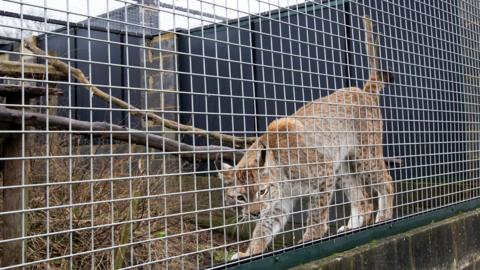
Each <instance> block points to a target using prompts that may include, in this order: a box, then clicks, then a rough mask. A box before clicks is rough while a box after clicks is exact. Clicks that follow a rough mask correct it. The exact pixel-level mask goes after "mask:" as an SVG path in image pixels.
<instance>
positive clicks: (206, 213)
mask: <svg viewBox="0 0 480 270" xmlns="http://www.w3.org/2000/svg"><path fill="white" fill-rule="evenodd" d="M0 1H1V3H4V4H5V10H2V11H0V61H5V59H6V58H8V60H9V61H19V62H16V63H17V64H19V66H20V68H19V69H18V70H17V71H19V72H17V73H18V74H20V75H18V74H17V75H16V76H14V75H11V73H9V74H7V73H2V72H4V71H3V70H0V88H2V87H3V86H4V84H8V86H9V87H10V88H11V89H17V90H18V91H17V94H16V95H11V94H5V93H4V92H2V91H3V90H2V91H0V113H7V114H3V115H4V121H5V122H8V124H2V125H0V144H2V145H3V146H2V147H3V151H4V153H3V155H2V156H0V163H3V164H4V165H5V168H12V169H11V170H7V169H3V171H2V177H3V178H4V179H3V181H4V182H3V186H0V190H1V191H3V193H4V195H3V196H4V197H3V198H1V199H0V205H3V208H1V210H0V219H1V221H2V222H4V223H3V224H6V223H8V222H11V223H8V224H17V225H18V226H4V227H8V228H6V229H4V234H3V235H2V236H0V251H3V252H4V251H5V250H15V249H16V250H19V249H21V252H19V254H20V256H13V255H12V256H11V257H12V258H6V257H5V256H4V259H3V264H0V268H1V267H4V268H2V269H11V268H15V267H19V266H23V267H39V268H49V267H51V266H53V267H60V268H70V269H74V268H92V269H93V268H96V267H105V268H122V269H130V268H135V267H146V268H155V267H160V268H167V269H171V268H215V267H219V268H224V267H233V268H237V269H245V268H246V269H252V268H253V269H256V268H259V269H260V268H264V267H266V266H268V267H272V266H274V267H275V268H276V269H277V268H278V269H284V268H287V267H290V266H294V265H296V264H298V263H304V262H307V261H310V260H313V259H316V258H320V257H325V256H328V255H330V254H332V253H334V252H339V251H342V250H346V249H348V248H351V247H353V246H356V245H359V244H362V243H366V242H368V241H370V240H372V239H376V238H378V237H383V236H387V235H392V234H395V233H399V232H401V231H405V230H407V229H410V228H413V227H417V226H421V225H424V224H427V223H429V222H431V221H433V220H438V219H442V218H446V217H448V216H451V215H453V214H455V213H456V212H458V211H466V210H469V209H474V208H476V207H479V205H480V203H479V197H480V182H479V177H480V173H479V169H480V165H479V164H480V163H479V162H478V161H479V160H480V156H479V151H478V144H479V142H480V136H479V135H478V134H479V133H478V132H480V124H479V122H480V118H479V115H480V107H479V106H480V105H478V104H479V99H478V96H479V94H478V88H479V87H480V81H479V80H478V79H475V76H476V75H478V71H479V63H480V62H479V60H478V59H479V57H480V54H479V53H478V50H476V49H475V48H477V47H478V44H479V42H478V40H479V38H480V35H479V34H478V33H480V27H479V26H478V22H476V21H475V19H476V17H478V16H480V6H479V5H478V3H476V2H475V1H476V0H462V1H460V2H459V3H458V4H457V5H454V4H452V3H450V2H448V1H435V2H431V3H428V2H427V3H418V2H416V1H407V2H405V3H404V4H398V3H396V2H395V1H382V0H369V1H348V0H338V1H304V0H248V1H243V0H237V1H230V0H225V1H220V0H215V1H214V0H185V1H173V2H172V1H170V0H138V1H136V0H135V1H133V0H132V1H131V0H104V1H97V0H83V2H82V3H81V4H80V5H79V4H78V3H80V2H75V1H76V0H75V1H73V0H44V1H43V2H42V1H40V2H33V1H29V0H0ZM50 1H56V3H58V5H51V4H49V2H50ZM94 2H95V3H94ZM1 3H0V4H1ZM63 3H64V5H63ZM16 4H18V6H16V7H17V8H16V9H15V8H7V6H8V7H10V6H15V5H16ZM102 4H103V5H104V9H105V10H106V11H108V12H106V13H103V14H102V12H99V10H97V9H96V8H97V5H98V6H101V5H102ZM45 6H47V7H45ZM14 9H15V10H14ZM35 10H37V12H36V13H35V12H34V11H35ZM114 10H115V12H116V13H115V14H120V15H122V16H120V17H121V19H118V18H117V17H112V16H113V15H112V14H114V13H113V12H112V11H114ZM129 12H135V14H129ZM55 14H56V15H55ZM58 14H60V15H58ZM364 15H369V16H371V17H372V18H373V21H374V22H375V28H374V31H373V32H374V33H375V35H376V36H378V37H379V40H378V42H379V44H380V52H379V55H378V58H379V59H380V60H381V65H380V67H381V68H382V69H383V67H385V66H389V67H390V68H391V70H392V71H393V72H394V73H395V75H396V82H394V83H391V84H389V85H388V86H387V87H386V88H385V89H384V91H383V92H382V94H381V95H380V100H381V103H380V104H379V105H378V107H379V108H380V109H381V110H382V115H383V119H382V121H383V126H384V129H383V131H381V132H383V143H381V145H382V146H383V152H384V156H385V157H386V159H385V160H386V162H390V165H391V166H390V168H389V169H388V171H389V173H390V175H391V176H392V177H393V178H394V183H395V203H394V212H395V215H394V218H393V219H391V220H388V221H385V222H381V223H377V224H369V225H365V226H362V227H360V228H355V229H354V230H352V231H349V232H347V233H336V231H337V229H338V228H339V227H340V226H342V225H345V224H346V222H347V219H348V213H349V212H351V211H352V210H351V206H350V204H349V202H348V201H347V200H346V199H345V198H344V193H346V191H348V189H347V188H341V187H337V188H336V192H335V193H334V195H333V197H334V198H333V200H332V204H331V205H330V209H331V210H330V216H331V218H330V220H329V221H328V223H327V225H328V226H329V227H330V230H331V232H330V233H329V234H326V235H323V236H322V237H321V238H320V239H316V241H315V242H313V243H311V244H295V242H294V240H297V238H298V237H299V233H302V232H303V231H304V230H305V228H307V227H308V226H310V227H312V226H313V225H317V224H310V225H307V224H306V222H307V221H306V213H308V212H312V210H313V211H315V210H319V209H321V208H316V209H315V208H314V209H308V207H307V206H306V204H305V203H306V201H300V203H299V205H298V206H297V208H298V209H296V210H294V215H293V217H289V218H288V219H289V221H290V222H289V227H287V228H285V230H284V231H283V232H282V233H281V234H276V235H275V236H276V239H275V241H274V242H273V244H272V245H271V248H270V249H268V250H266V251H264V252H263V253H262V254H260V255H258V256H257V255H255V256H253V257H246V258H241V259H240V260H238V261H230V258H231V257H232V255H233V253H237V252H238V254H240V252H242V251H245V249H246V248H247V246H248V245H249V243H250V242H251V239H252V238H254V237H253V236H252V233H251V230H252V229H253V227H254V226H255V224H256V223H257V221H254V220H253V219H250V217H247V218H246V217H243V218H242V217H241V214H240V212H239V211H238V209H237V210H236V211H231V210H232V208H233V207H232V206H231V205H229V204H228V203H227V201H226V200H225V199H226V196H227V195H226V194H227V190H228V187H227V186H226V183H222V182H221V181H220V180H219V179H218V177H217V174H218V172H219V170H218V169H215V167H214V159H215V155H216V154H217V153H220V154H221V155H220V157H221V158H222V161H226V162H230V163H231V164H233V165H235V164H238V162H239V160H240V158H241V157H242V156H243V155H244V154H245V149H246V147H245V145H248V144H251V141H248V138H247V137H250V138H252V137H253V138H255V139H258V138H260V136H262V134H264V133H265V130H266V128H267V126H268V124H269V123H270V122H272V120H273V119H278V118H281V117H284V116H286V115H291V114H292V113H293V112H294V111H295V110H297V109H299V108H300V107H301V106H302V105H304V104H306V103H307V102H317V103H321V101H313V100H316V98H319V97H321V96H326V95H328V94H331V93H333V91H334V90H336V89H339V88H342V87H347V86H354V85H359V86H361V85H363V84H364V83H365V81H366V80H367V78H368V76H369V74H368V73H369V67H368V65H369V64H368V63H369V61H368V56H369V55H368V54H367V53H366V52H365V50H364V46H365V42H364V39H363V34H364V28H363V26H362V23H361V20H362V17H363V16H364ZM56 16H58V18H57V17H56ZM135 16H136V17H135ZM133 17H135V18H133ZM8 19H11V20H13V21H8ZM54 26H61V28H54ZM2 29H4V30H5V29H6V30H9V31H13V32H15V34H18V36H20V37H21V38H22V39H17V37H4V38H2V36H1V34H2V33H3V32H2ZM31 36H36V37H37V43H36V46H38V49H39V50H40V51H42V50H44V51H47V52H48V53H49V54H50V55H48V56H46V55H45V54H44V53H39V52H38V51H35V50H29V51H25V50H21V49H19V48H23V47H24V46H28V44H29V43H28V41H27V40H24V39H23V38H27V37H31ZM14 41H18V42H17V43H15V42H14ZM3 42H6V43H8V44H5V45H2V44H4V43H3ZM30 49H31V48H30ZM58 61H60V62H63V63H65V64H66V65H67V67H66V70H64V71H63V78H60V79H59V78H56V77H55V74H57V73H62V71H59V70H60V69H59V68H58V65H59V64H58ZM33 63H35V64H37V65H35V66H34V65H33ZM55 63H57V66H56V67H53V69H52V68H51V67H50V65H55ZM0 64H3V62H0ZM31 68H36V70H37V71H39V70H40V72H41V70H44V76H43V77H38V76H37V77H35V76H33V75H32V74H30V73H29V72H27V70H31ZM55 68H56V69H57V70H55ZM45 70H46V71H45ZM52 70H55V71H56V72H57V73H55V74H54V73H52ZM75 71H80V72H81V73H82V74H83V76H84V80H81V79H79V78H78V72H77V73H75ZM30 86H34V87H30ZM35 87H40V88H45V89H49V88H55V89H56V90H58V89H60V90H62V91H63V96H61V97H57V96H56V94H55V93H57V92H55V91H56V90H55V91H53V92H52V91H47V90H45V91H44V92H43V94H41V95H40V96H41V97H39V98H38V96H35V97H33V96H32V93H30V92H29V91H30V90H31V89H32V88H35ZM57 88H58V89H57ZM92 88H96V89H99V91H103V92H104V93H103V94H104V96H103V98H100V97H99V95H98V92H97V94H93V93H92V92H89V89H92ZM2 89H3V88H2ZM37 90H38V89H37ZM1 95H3V96H6V98H2V96H1ZM12 97H13V98H12ZM115 98H118V99H120V100H121V101H123V102H126V103H128V106H124V107H122V106H121V105H118V104H119V102H117V101H116V100H115ZM360 107H361V106H360ZM342 109H344V107H342V104H337V112H339V111H341V110H342ZM35 113H37V115H35ZM32 115H33V116H32ZM152 115H154V116H152ZM55 116H59V117H63V118H58V119H57V120H58V121H57V122H55V121H53V120H50V121H45V119H49V118H52V117H55ZM309 117H310V116H304V118H305V119H307V118H309ZM352 117H353V116H352ZM35 119H37V120H36V121H37V122H35ZM38 119H40V120H38ZM42 119H43V120H42ZM7 120H8V121H7ZM42 121H43V122H42ZM62 121H64V123H66V126H65V125H64V126H61V122H62ZM81 121H83V124H85V125H87V126H89V127H87V128H85V127H83V129H81V128H80V127H79V126H81V125H82V122H81ZM97 121H99V122H103V124H104V125H103V126H102V127H101V128H98V125H97V124H98V123H96V122H97ZM171 122H177V123H174V124H171ZM32 123H34V124H32ZM169 123H170V124H169ZM169 125H170V126H169ZM172 125H173V126H172ZM175 125H177V126H175ZM189 125H192V126H194V127H195V128H197V129H201V130H200V131H198V130H192V129H188V128H186V127H185V126H189ZM77 128H78V129H77ZM309 132H311V133H316V134H318V133H322V132H324V131H322V130H317V127H315V128H314V130H311V131H309ZM379 132H380V131H379ZM219 133H220V135H219ZM122 134H123V137H122ZM290 134H295V136H298V135H299V134H298V133H296V132H290ZM142 135H146V136H145V138H143V139H142V138H141V137H142ZM226 135H234V136H236V137H237V138H240V140H239V141H240V142H238V141H237V144H238V145H236V148H242V150H243V151H238V149H237V150H235V149H233V147H232V145H231V144H228V137H227V136H226ZM217 136H220V137H221V139H218V137H217ZM11 145H14V146H15V147H11V148H9V146H11ZM370 146H373V145H370ZM243 148H245V149H243ZM312 148H313V147H312V146H305V147H297V150H305V149H312ZM0 149H1V147H0ZM282 149H283V150H285V149H288V148H277V149H273V150H282ZM374 159H375V157H369V158H366V160H371V161H373V160H374ZM392 159H396V161H398V159H400V160H401V161H403V165H401V166H400V165H398V162H397V163H395V160H392ZM289 160H290V156H289ZM355 160H357V161H358V159H355ZM391 161H392V162H391ZM335 162H338V161H335ZM313 163H315V164H316V165H321V164H322V162H320V161H319V160H318V159H316V160H315V162H313ZM299 165H300V162H299V161H298V160H293V159H292V160H290V163H289V164H288V165H282V166H284V167H288V168H287V169H288V170H289V172H290V173H291V169H292V168H295V166H299ZM267 167H268V166H267ZM271 167H272V168H277V167H281V166H271ZM262 168H265V166H260V167H259V168H252V169H262ZM35 170H36V171H35ZM376 172H379V171H378V170H376V169H372V168H370V170H368V171H367V173H376ZM354 174H355V173H353V172H350V171H349V172H347V173H343V174H342V175H337V176H339V177H341V176H345V175H347V176H348V175H354ZM296 180H298V181H302V180H312V179H311V178H308V177H307V178H305V177H304V178H302V177H300V178H299V179H296ZM313 180H315V179H313ZM235 181H236V180H235ZM288 181H289V180H281V181H280V182H282V183H288ZM247 186H250V187H255V188H256V187H258V186H260V185H259V183H251V182H248V183H247ZM360 188H361V189H362V190H365V191H367V192H369V193H370V194H371V196H372V197H375V195H374V192H373V189H372V185H368V184H365V183H362V184H361V186H360ZM314 193H315V192H314ZM317 193H319V192H317ZM315 194H316V193H315ZM315 194H314V195H315ZM293 197H301V196H293V195H284V197H283V198H282V199H283V200H288V199H290V198H293ZM253 199H254V198H248V200H249V202H248V204H250V205H252V204H251V200H253ZM309 200H311V198H309ZM266 201H267V202H275V201H276V199H274V198H268V199H267V200H266ZM376 201H378V198H376V199H375V202H376ZM6 202H8V204H7V203H6ZM10 203H11V205H10ZM376 211H377V210H374V214H375V213H376ZM282 215H283V214H280V215H279V216H280V217H281V216H282ZM63 216H64V217H65V219H64V220H62V217H63ZM269 218H271V217H268V216H267V217H265V216H264V217H262V218H261V219H263V220H268V219H269ZM300 237H301V235H300ZM291 242H292V243H291ZM62 252H63V253H62ZM4 254H9V253H8V252H4ZM9 259H12V261H14V263H13V264H8V263H7V264H5V260H9ZM15 260H17V261H15Z"/></svg>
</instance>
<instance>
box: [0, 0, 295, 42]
mask: <svg viewBox="0 0 480 270" xmlns="http://www.w3.org/2000/svg"><path fill="white" fill-rule="evenodd" d="M160 1H161V2H162V3H166V4H170V5H174V6H178V7H184V8H190V9H194V10H198V11H202V10H203V11H204V12H207V13H210V14H217V15H219V16H221V17H227V18H229V19H233V18H238V17H243V16H247V15H248V14H256V13H259V12H264V11H267V10H275V9H278V8H279V7H285V6H289V5H295V4H299V3H302V2H305V1H304V0H260V1H258V0H160ZM140 2H141V1H140ZM130 3H137V1H135V0H0V8H1V10H4V11H10V12H15V13H21V12H22V13H23V14H29V15H35V16H39V17H45V15H46V16H47V18H53V19H59V20H64V21H67V19H68V20H69V21H71V22H79V21H83V20H85V19H87V18H88V16H98V15H100V14H104V13H107V12H108V11H111V10H115V9H118V8H122V7H125V6H126V5H129V4H130ZM159 20H160V21H159V25H160V29H161V30H169V29H173V28H184V29H186V28H191V27H197V26H200V25H206V24H210V23H212V22H213V19H212V18H207V17H204V18H202V17H201V16H197V15H192V14H187V13H185V12H181V11H175V12H174V11H173V10H171V9H165V8H160V16H159ZM9 26H11V27H9ZM20 26H21V27H23V28H26V29H28V30H33V31H28V30H24V31H23V32H22V31H21V30H20V29H18V28H15V27H20ZM57 27H59V26H55V25H46V24H45V23H38V22H31V21H24V22H23V25H22V24H21V22H20V20H19V19H13V18H9V17H0V37H2V36H4V37H14V38H21V37H25V36H29V35H32V34H36V32H35V31H34V30H46V31H52V30H54V29H55V28H57Z"/></svg>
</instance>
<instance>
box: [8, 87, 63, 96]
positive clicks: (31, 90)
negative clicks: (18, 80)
mask: <svg viewBox="0 0 480 270" xmlns="http://www.w3.org/2000/svg"><path fill="white" fill-rule="evenodd" d="M22 91H24V93H25V98H27V99H29V98H36V97H41V96H45V95H46V93H47V90H46V89H45V87H38V86H23V87H22V86H21V85H15V84H0V96H4V97H10V96H18V97H21V96H22ZM48 94H49V95H53V96H58V95H63V92H62V90H60V89H58V88H48Z"/></svg>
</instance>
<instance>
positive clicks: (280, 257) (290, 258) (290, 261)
mask: <svg viewBox="0 0 480 270" xmlns="http://www.w3.org/2000/svg"><path fill="white" fill-rule="evenodd" d="M479 207H480V199H473V200H470V201H467V202H463V203H459V204H456V205H452V206H449V207H446V208H442V209H439V210H434V211H430V212H427V213H422V214H418V215H416V216H413V217H408V218H404V219H400V220H398V221H395V222H392V223H389V224H384V225H379V226H376V227H373V228H368V229H365V230H362V231H357V232H354V233H351V234H347V235H344V236H341V237H335V238H332V239H330V240H326V241H322V242H319V243H313V244H311V245H308V246H304V247H300V248H295V249H291V250H287V251H283V252H279V253H275V254H273V255H272V256H267V257H264V258H259V259H253V260H252V261H250V262H245V263H241V264H237V265H232V267H231V269H237V270H244V269H245V270H246V269H248V270H252V269H259V270H270V269H272V270H273V269H275V270H281V269H289V268H291V267H294V266H297V265H300V264H304V263H307V262H311V261H314V260H318V259H321V258H325V257H328V256H330V255H332V254H334V253H338V252H342V251H346V250H349V249H352V248H355V247H357V246H360V245H363V244H367V243H368V242H370V241H372V240H375V239H379V238H383V237H386V236H391V235H395V234H399V233H402V232H405V231H408V230H411V229H414V228H417V227H421V226H424V225H427V224H430V223H432V222H435V221H438V220H442V219H445V218H448V217H451V216H454V215H457V214H458V213H460V212H466V211H469V210H474V209H477V208H479Z"/></svg>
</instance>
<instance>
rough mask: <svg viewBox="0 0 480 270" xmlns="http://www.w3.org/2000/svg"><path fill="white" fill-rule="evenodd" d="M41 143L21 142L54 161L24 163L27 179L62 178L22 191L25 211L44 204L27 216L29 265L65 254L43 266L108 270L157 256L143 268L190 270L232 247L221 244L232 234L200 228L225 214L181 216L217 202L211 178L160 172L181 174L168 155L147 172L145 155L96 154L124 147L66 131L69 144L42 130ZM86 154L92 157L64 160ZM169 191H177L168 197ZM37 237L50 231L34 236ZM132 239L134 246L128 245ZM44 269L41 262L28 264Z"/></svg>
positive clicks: (215, 184) (226, 253) (219, 220)
mask: <svg viewBox="0 0 480 270" xmlns="http://www.w3.org/2000/svg"><path fill="white" fill-rule="evenodd" d="M49 140H50V147H49V151H48V153H47V151H46V146H45V144H44V143H39V142H40V141H42V140H41V138H38V139H37V140H35V141H36V143H35V144H32V145H31V146H30V147H29V154H30V155H32V156H39V157H40V156H45V155H47V154H48V155H50V156H53V157H58V158H52V159H50V160H49V161H48V162H47V161H46V160H45V159H37V160H35V159H34V160H32V161H31V162H30V164H29V166H28V172H27V177H28V181H29V182H30V183H35V184H45V183H46V182H47V179H48V182H49V183H58V182H68V183H62V184H60V185H48V187H47V185H40V186H38V187H34V188H29V189H28V207H29V208H30V209H38V208H45V207H49V208H50V209H48V210H35V211H32V212H29V214H28V235H29V236H31V238H30V239H29V240H28V241H27V242H26V243H27V260H28V261H29V262H33V261H38V260H44V259H46V258H55V257H61V256H66V258H64V259H57V260H52V261H49V263H48V267H50V268H52V269H66V268H69V267H70V266H72V267H73V268H74V269H87V268H91V267H92V266H93V267H95V269H111V268H112V266H114V267H115V268H120V267H126V266H131V265H136V264H141V263H148V262H150V261H157V263H155V264H154V265H151V266H150V267H151V268H152V269H165V268H171V269H178V268H182V267H183V268H185V269H194V268H198V267H208V266H212V265H214V264H215V263H219V262H223V261H224V260H226V259H227V257H228V256H230V255H231V254H232V253H233V250H236V249H237V248H238V246H232V247H229V248H228V250H227V249H225V248H224V247H222V246H223V245H225V244H226V243H234V242H235V241H236V238H237V237H236V235H231V232H226V231H223V230H218V229H217V230H209V229H208V228H209V226H210V222H211V221H212V222H213V224H216V225H217V226H218V225H225V220H226V219H230V220H232V218H231V214H232V213H224V212H225V211H217V212H214V211H205V212H201V213H197V214H195V213H192V214H187V213H188V212H191V211H196V210H203V209H209V208H211V207H219V206H221V193H220V192H219V191H216V192H214V191H208V188H209V187H219V186H220V182H219V180H218V179H216V178H213V177H207V176H204V177H201V176H199V175H195V174H193V173H189V174H186V175H183V176H178V175H174V176H165V174H175V173H178V172H185V170H184V168H182V167H183V166H179V162H178V158H176V157H169V158H164V159H157V160H155V161H152V162H150V168H149V170H148V172H147V169H146V168H147V166H146V165H147V164H146V163H147V161H146V159H147V155H141V156H131V155H124V156H121V155H114V156H113V157H109V156H101V155H99V154H105V153H110V152H112V153H113V154H125V153H128V151H127V150H128V147H127V146H128V145H126V144H115V145H114V146H113V147H112V148H110V145H109V142H106V144H105V145H104V146H98V145H95V146H89V145H88V144H87V145H84V144H83V143H82V142H81V138H80V137H75V136H74V137H73V139H72V142H71V145H69V138H68V137H66V136H62V135H50V139H49ZM70 148H71V149H72V153H69V149H70ZM132 152H135V153H142V152H143V153H144V152H145V148H144V147H138V146H135V147H132ZM86 154H92V155H91V157H85V156H83V157H78V158H77V157H71V156H72V155H73V156H75V155H86ZM61 156H63V157H61ZM69 156H70V157H69ZM151 157H152V156H150V158H151ZM47 168H48V170H47ZM147 175H152V176H148V177H146V176H147ZM130 176H131V177H130ZM138 176H142V177H138ZM92 179H95V180H97V181H90V180H92ZM112 179H113V181H112ZM201 190H203V191H201ZM188 191H197V192H192V193H188ZM175 192H177V193H178V192H181V194H176V195H172V193H175ZM145 196H148V198H146V197H145ZM132 197H134V199H132ZM112 200H113V201H112ZM112 223H114V224H116V225H112ZM92 226H94V228H93V229H92ZM205 229H206V230H205ZM199 230H204V231H201V232H199ZM42 234H50V235H49V236H48V237H47V236H39V235H42ZM149 239H150V241H148V240H149ZM142 241H143V242H142ZM135 242H140V243H136V244H130V243H135ZM118 245H124V247H122V248H119V247H116V246H118ZM243 248H245V247H244V246H242V249H243ZM92 250H93V251H92ZM83 252H84V253H85V254H81V253H83ZM189 253H192V254H190V255H185V254H189ZM72 254H73V256H72ZM44 268H47V264H46V263H38V264H34V265H33V266H32V267H30V269H44Z"/></svg>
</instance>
